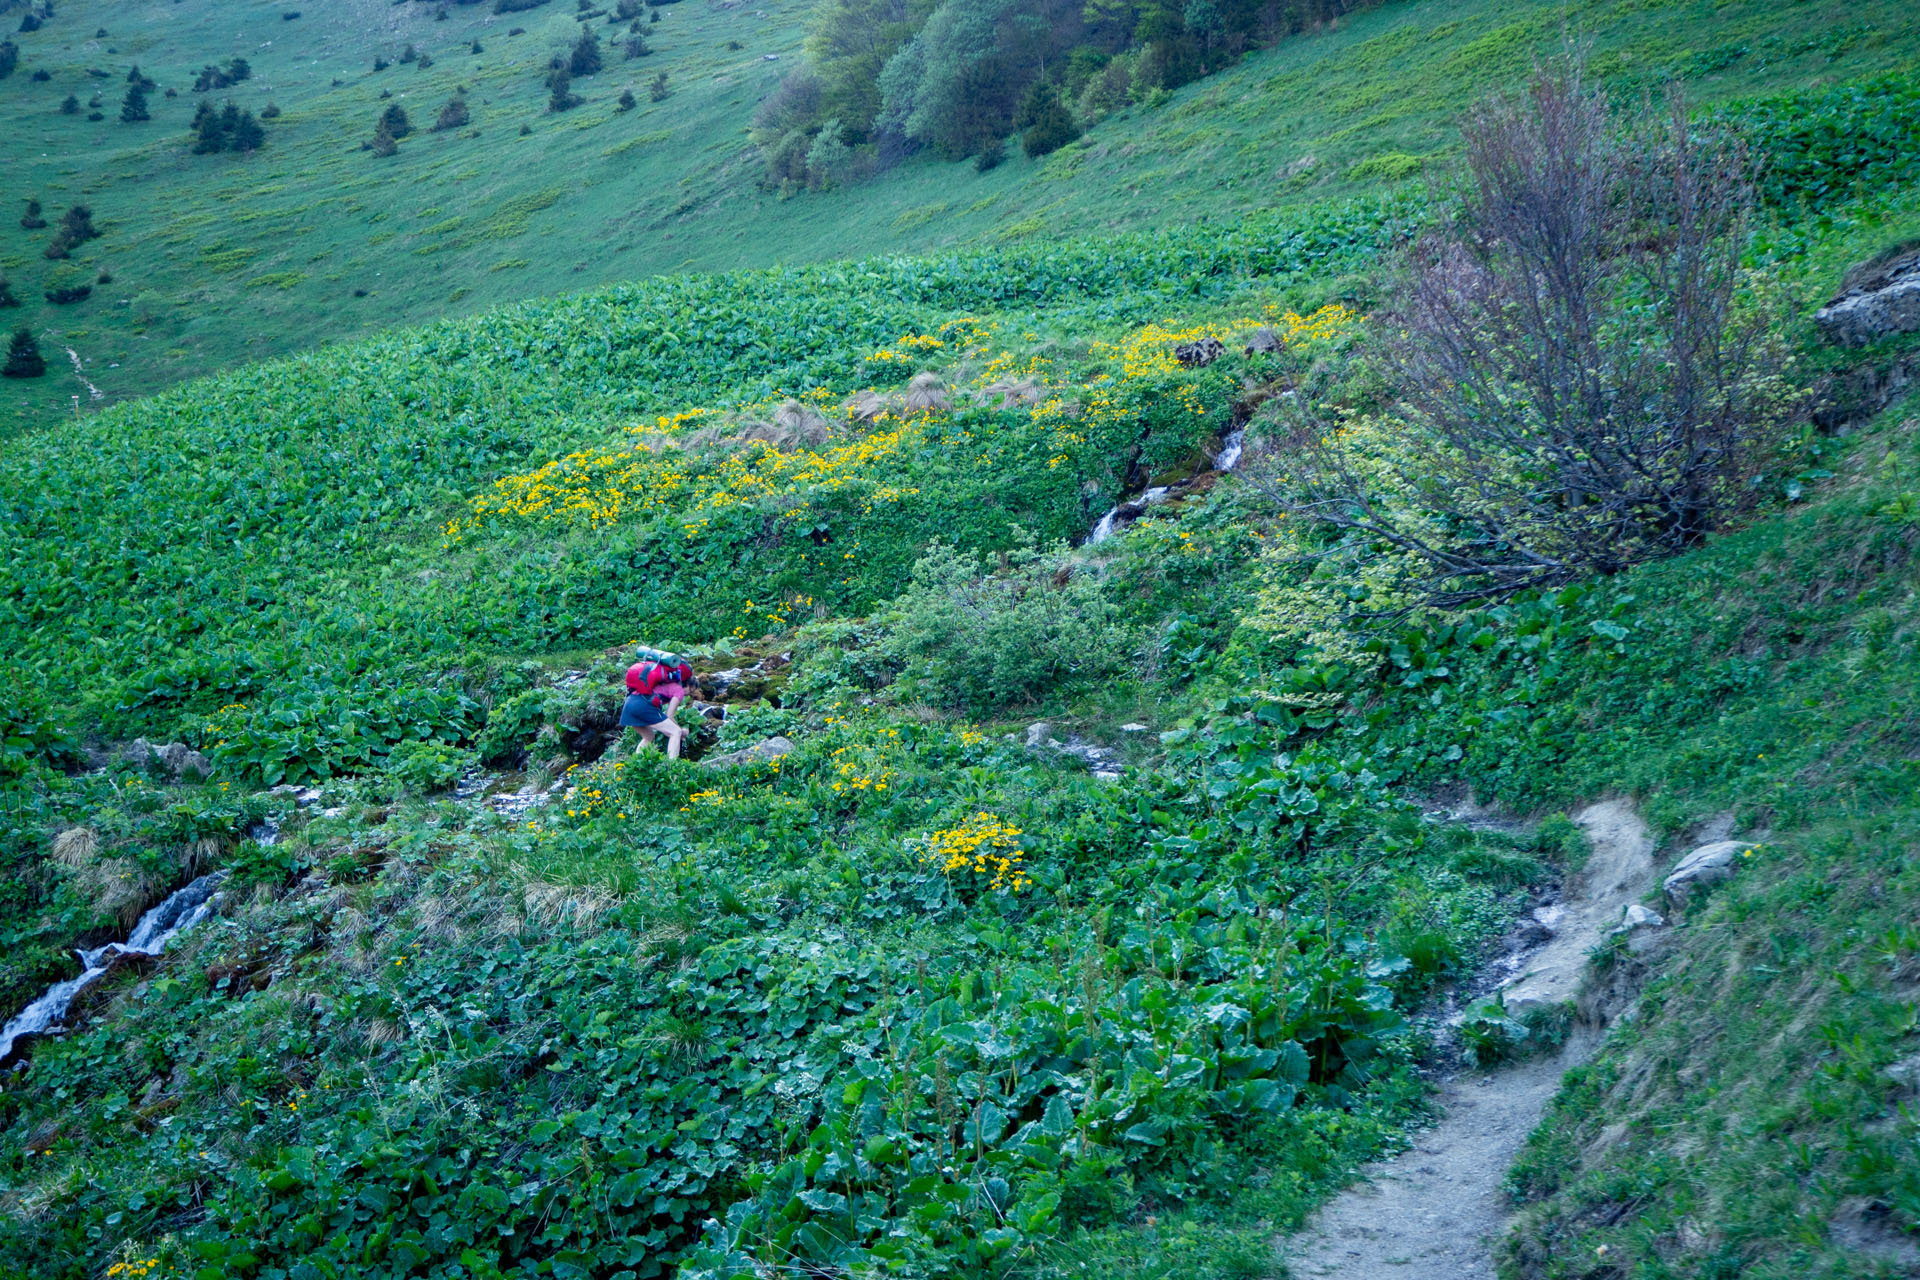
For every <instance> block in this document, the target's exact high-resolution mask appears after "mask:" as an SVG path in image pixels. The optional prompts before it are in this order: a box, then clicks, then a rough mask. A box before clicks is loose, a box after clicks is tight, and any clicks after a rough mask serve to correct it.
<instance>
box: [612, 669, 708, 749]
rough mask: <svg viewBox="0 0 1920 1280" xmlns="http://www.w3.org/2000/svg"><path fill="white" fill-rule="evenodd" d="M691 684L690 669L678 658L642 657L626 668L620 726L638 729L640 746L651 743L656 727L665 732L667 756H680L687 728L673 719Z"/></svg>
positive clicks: (691, 675)
mask: <svg viewBox="0 0 1920 1280" xmlns="http://www.w3.org/2000/svg"><path fill="white" fill-rule="evenodd" d="M692 684H693V668H692V667H690V666H688V665H687V664H686V663H685V662H683V661H681V660H680V659H679V658H672V657H669V658H667V659H665V660H664V661H655V660H654V659H652V658H642V659H641V660H640V661H638V662H636V663H634V664H633V665H632V666H631V667H628V668H627V700H626V702H625V704H623V705H622V706H621V708H620V727H621V728H622V729H638V730H639V731H640V745H641V746H642V747H650V746H652V745H653V733H654V730H656V729H658V730H659V731H660V732H662V733H664V734H666V735H667V759H669V760H678V759H679V758H680V744H681V743H682V742H683V741H685V740H686V736H687V731H686V729H685V728H683V727H682V726H681V725H680V723H679V722H678V721H676V720H675V719H674V718H673V713H674V712H675V711H678V710H679V709H680V704H681V703H682V702H684V701H686V698H687V689H688V687H689V686H690V685H692Z"/></svg>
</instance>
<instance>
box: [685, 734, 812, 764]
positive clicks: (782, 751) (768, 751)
mask: <svg viewBox="0 0 1920 1280" xmlns="http://www.w3.org/2000/svg"><path fill="white" fill-rule="evenodd" d="M792 750H793V743H792V741H791V740H789V739H787V738H782V737H773V738H768V739H767V740H766V741H765V742H756V743H754V744H753V745H752V746H750V747H745V748H742V749H741V750H739V751H729V752H727V753H726V754H725V755H722V756H708V757H707V758H706V759H705V760H703V761H701V763H702V764H709V765H741V764H765V763H767V762H768V761H770V760H778V759H779V758H780V757H781V756H784V755H786V754H788V753H789V752H791V751H792Z"/></svg>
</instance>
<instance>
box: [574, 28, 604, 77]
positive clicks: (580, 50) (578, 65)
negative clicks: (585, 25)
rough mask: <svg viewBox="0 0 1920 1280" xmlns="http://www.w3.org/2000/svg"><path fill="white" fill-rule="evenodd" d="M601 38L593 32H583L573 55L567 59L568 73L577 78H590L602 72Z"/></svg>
mask: <svg viewBox="0 0 1920 1280" xmlns="http://www.w3.org/2000/svg"><path fill="white" fill-rule="evenodd" d="M600 61H601V60H600V37H599V36H597V35H595V34H593V32H591V31H582V32H581V33H580V38H579V39H578V40H576V41H575V42H574V45H573V53H572V54H570V55H569V56H568V58H567V71H568V72H569V73H570V74H572V75H576V76H590V75H593V74H594V73H595V72H597V71H599V70H600Z"/></svg>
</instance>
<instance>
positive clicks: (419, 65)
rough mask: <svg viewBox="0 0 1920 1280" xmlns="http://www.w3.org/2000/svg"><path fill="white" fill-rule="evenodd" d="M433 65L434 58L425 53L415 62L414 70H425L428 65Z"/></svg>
mask: <svg viewBox="0 0 1920 1280" xmlns="http://www.w3.org/2000/svg"><path fill="white" fill-rule="evenodd" d="M432 65H433V59H432V58H429V57H428V56H427V55H426V54H424V53H423V54H421V55H420V61H418V62H416V63H414V64H413V66H414V70H416V71H425V70H426V69H427V68H428V67H430V66H432Z"/></svg>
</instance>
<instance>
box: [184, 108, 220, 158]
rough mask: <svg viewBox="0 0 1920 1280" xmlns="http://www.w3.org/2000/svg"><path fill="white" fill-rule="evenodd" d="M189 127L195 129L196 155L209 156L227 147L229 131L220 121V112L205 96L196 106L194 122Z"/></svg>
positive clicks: (194, 150)
mask: <svg viewBox="0 0 1920 1280" xmlns="http://www.w3.org/2000/svg"><path fill="white" fill-rule="evenodd" d="M189 127H190V128H191V129H192V130H193V135H194V136H193V153H194V154H195V155H197V156H207V155H212V154H214V153H215V152H217V151H225V150H226V149H227V132H226V129H225V128H224V127H223V126H222V125H221V123H220V113H219V112H218V111H215V110H214V109H213V104H212V103H211V102H208V101H207V100H206V99H205V98H202V99H200V105H199V106H198V107H196V108H194V112H193V123H192V125H190V126H189Z"/></svg>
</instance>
